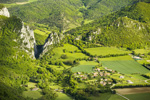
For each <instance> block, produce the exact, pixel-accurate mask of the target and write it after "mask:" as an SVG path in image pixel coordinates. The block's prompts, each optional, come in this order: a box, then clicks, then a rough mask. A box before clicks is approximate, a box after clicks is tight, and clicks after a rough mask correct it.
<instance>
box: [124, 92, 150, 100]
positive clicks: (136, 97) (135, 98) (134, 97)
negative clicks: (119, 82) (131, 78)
mask: <svg viewBox="0 0 150 100" xmlns="http://www.w3.org/2000/svg"><path fill="white" fill-rule="evenodd" d="M125 96H126V97H127V98H129V99H130V100H150V93H138V94H129V95H125Z"/></svg>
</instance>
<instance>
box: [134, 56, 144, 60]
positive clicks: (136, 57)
mask: <svg viewBox="0 0 150 100" xmlns="http://www.w3.org/2000/svg"><path fill="white" fill-rule="evenodd" d="M132 58H133V59H135V60H142V58H140V57H138V56H133V57H132Z"/></svg>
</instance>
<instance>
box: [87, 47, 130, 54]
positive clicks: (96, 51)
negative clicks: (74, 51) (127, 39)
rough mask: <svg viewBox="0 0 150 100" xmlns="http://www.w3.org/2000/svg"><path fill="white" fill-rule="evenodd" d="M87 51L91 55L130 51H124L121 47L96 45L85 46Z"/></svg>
mask: <svg viewBox="0 0 150 100" xmlns="http://www.w3.org/2000/svg"><path fill="white" fill-rule="evenodd" d="M85 50H86V51H87V52H89V53H90V54H92V55H97V56H99V55H102V56H105V55H109V54H124V53H131V51H125V50H122V49H118V48H115V47H97V48H87V49H85Z"/></svg>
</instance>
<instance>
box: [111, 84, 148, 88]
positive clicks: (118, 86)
mask: <svg viewBox="0 0 150 100" xmlns="http://www.w3.org/2000/svg"><path fill="white" fill-rule="evenodd" d="M134 87H150V84H147V83H143V84H116V85H115V86H114V87H113V89H115V88H134Z"/></svg>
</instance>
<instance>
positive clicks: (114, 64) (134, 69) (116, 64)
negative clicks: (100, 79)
mask: <svg viewBox="0 0 150 100" xmlns="http://www.w3.org/2000/svg"><path fill="white" fill-rule="evenodd" d="M102 65H103V66H104V67H107V68H109V69H113V70H116V71H118V72H120V73H123V74H131V73H140V74H144V73H148V72H149V70H148V69H146V68H144V67H143V66H142V65H140V64H139V63H137V62H136V61H134V60H116V61H102Z"/></svg>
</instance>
